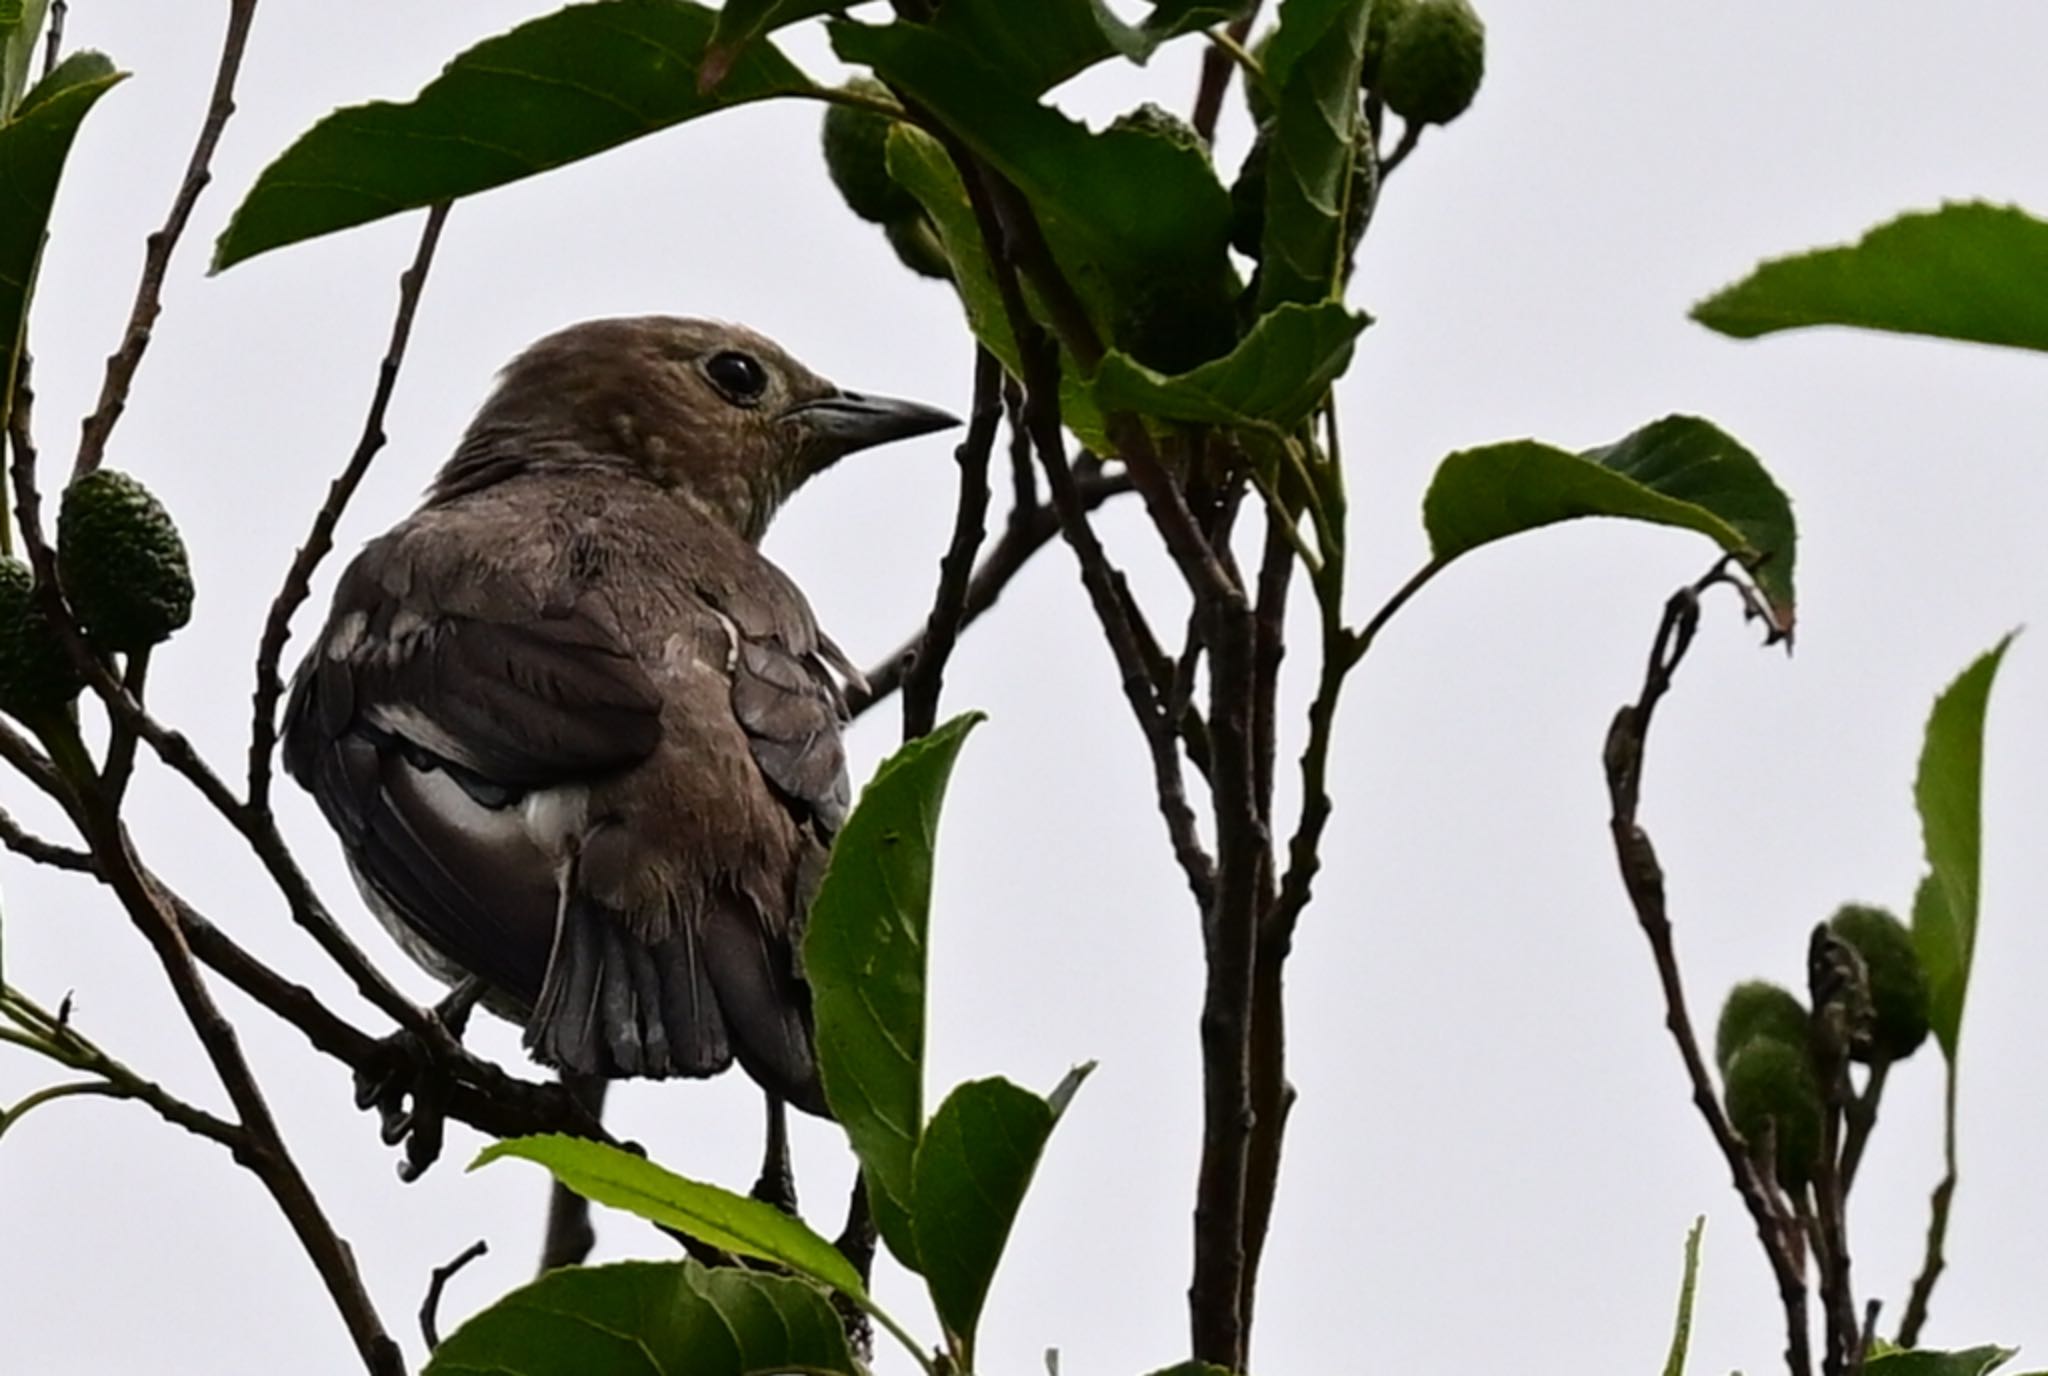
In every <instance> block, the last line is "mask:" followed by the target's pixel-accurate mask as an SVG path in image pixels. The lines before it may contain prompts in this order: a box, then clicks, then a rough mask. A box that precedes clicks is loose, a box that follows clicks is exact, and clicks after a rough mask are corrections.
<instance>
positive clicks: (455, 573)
mask: <svg viewBox="0 0 2048 1376" xmlns="http://www.w3.org/2000/svg"><path fill="white" fill-rule="evenodd" d="M660 713H661V698H660V695H659V694H658V692H657V691H656V688H655V686H654V684H653V683H652V682H651V681H650V680H649V678H648V676H647V674H646V672H645V671H644V670H643V669H642V668H641V666H640V664H639V663H638V661H637V660H636V659H635V658H634V657H633V655H632V653H631V650H630V648H629V647H628V646H627V645H626V643H625V641H624V638H623V637H622V636H621V635H620V634H619V633H618V631H617V629H616V628H615V627H614V626H613V625H612V624H611V623H610V619H609V617H608V616H606V615H605V612H604V609H603V607H602V606H600V605H597V604H595V603H593V602H591V601H590V600H588V599H580V598H577V597H573V596H567V595H563V594H562V593H561V592H560V590H558V589H551V588H547V587H544V586H539V585H537V580H535V579H534V578H532V577H530V576H527V575H524V574H522V573H521V572H520V571H519V569H518V568H517V567H514V566H510V565H502V564H495V563H492V562H490V561H487V560H475V559H470V560H458V559H453V558H451V549H450V542H448V541H446V540H445V539H442V540H440V541H436V540H433V539H427V538H415V533H414V532H411V531H408V530H407V529H406V528H405V527H401V528H400V529H399V530H398V531H396V532H393V534H392V535H390V536H386V537H385V538H383V539H381V540H379V541H376V542H373V543H372V544H371V545H370V546H368V547H367V548H366V549H365V550H364V551H363V553H362V554H361V555H360V556H359V557H358V558H357V559H356V561H355V562H354V563H353V564H352V565H351V566H350V567H349V569H348V571H347V573H345V574H344V575H343V577H342V581H341V586H340V588H339V589H338V590H337V592H336V596H335V606H334V612H333V615H332V616H331V618H330V619H329V621H328V624H327V626H326V628H325V630H323V631H322V633H321V636H320V638H319V640H318V641H317V642H316V643H315V644H314V646H313V647H312V650H311V651H310V652H309V654H308V655H307V657H306V660H305V663H304V664H303V665H302V666H301V668H300V670H299V673H298V675H297V677H296V679H295V680H294V682H293V686H292V693H291V697H290V700H289V702H288V703H287V706H286V711H285V722H284V734H283V746H284V761H285V767H286V768H287V769H288V770H289V771H290V772H291V773H292V774H293V775H294V776H295V777H296V778H298V779H299V780H300V781H301V782H303V783H304V784H305V785H306V787H307V788H308V789H309V790H311V792H312V793H313V796H314V798H315V799H316V800H317V801H318V803H319V804H320V807H321V810H322V811H323V812H325V813H326V815H327V817H328V820H329V821H330V823H331V824H332V825H333V826H334V827H335V829H336V830H337V831H338V832H339V833H340V834H341V838H342V841H343V845H344V846H345V848H346V850H347V852H348V856H349V860H350V863H351V865H352V866H353V867H354V869H355V871H356V873H357V876H358V878H359V880H360V881H361V882H362V884H363V886H364V887H365V889H366V890H367V891H368V892H369V893H370V895H371V896H372V897H373V899H375V900H377V901H378V903H379V906H380V907H381V908H382V909H384V915H385V916H387V917H393V916H395V917H396V918H398V919H399V920H400V921H402V922H403V924H404V925H405V926H406V927H408V928H410V929H411V930H412V931H413V932H415V933H417V934H418V935H419V936H420V937H422V938H424V939H425V941H426V942H427V944H428V945H429V946H431V947H433V948H434V949H436V950H438V951H439V952H440V953H442V954H443V955H444V956H445V957H447V958H448V959H450V960H452V961H453V962H454V963H455V964H456V965H458V966H460V967H461V968H462V969H464V970H467V971H469V972H471V973H474V974H478V975H481V976H483V977H484V978H485V979H486V980H488V981H490V982H491V983H493V984H495V985H497V986H498V987H500V988H501V989H503V990H505V991H506V992H507V993H510V994H512V995H514V996H515V997H517V998H518V999H520V1000H521V1001H523V1002H526V1003H528V1004H531V1003H532V1001H533V1000H534V999H535V997H537V995H538V993H539V990H540V984H541V980H542V977H543V974H544V972H545V970H546V968H547V964H548V960H549V957H550V951H551V947H552V944H553V939H554V926H555V918H556V903H557V894H558V885H557V879H558V876H557V874H556V872H555V871H556V868H557V866H558V865H559V854H560V852H559V849H558V848H556V847H551V846H550V845H549V844H548V841H549V837H548V835H547V834H546V833H547V831H548V830H549V829H550V828H553V829H556V830H558V831H559V830H561V829H564V828H570V827H576V826H579V825H580V819H577V818H575V817H574V816H573V814H574V812H575V810H576V807H577V800H578V798H579V796H580V790H581V786H582V785H583V784H585V783H587V782H588V781H590V780H592V779H594V778H597V777H601V776H603V775H605V774H608V773H611V772H614V771H617V770H621V769H624V768H626V767H628V766H630V765H632V764H634V763H636V762H638V761H640V760H642V759H645V758H646V757H647V756H648V755H649V754H651V753H652V752H653V750H654V749H655V747H656V745H657V744H658V743H659V741H660V737H661V725H660Z"/></svg>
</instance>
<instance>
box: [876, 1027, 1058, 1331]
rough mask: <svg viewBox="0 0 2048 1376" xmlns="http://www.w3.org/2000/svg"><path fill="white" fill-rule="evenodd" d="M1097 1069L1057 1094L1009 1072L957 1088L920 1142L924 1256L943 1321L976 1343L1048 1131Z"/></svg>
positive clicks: (918, 1193)
mask: <svg viewBox="0 0 2048 1376" xmlns="http://www.w3.org/2000/svg"><path fill="white" fill-rule="evenodd" d="M1092 1069H1094V1067H1093V1066H1092V1065H1087V1066H1081V1067H1079V1068H1077V1069H1076V1070H1075V1071H1074V1073H1073V1074H1071V1075H1069V1076H1068V1077H1067V1078H1066V1080H1065V1081H1063V1082H1062V1083H1061V1085H1060V1087H1059V1088H1058V1089H1057V1090H1055V1091H1054V1092H1053V1096H1052V1098H1051V1099H1050V1100H1046V1099H1041V1098H1039V1097H1038V1096H1037V1095H1036V1094H1033V1093H1031V1092H1030V1091H1029V1090H1025V1089H1019V1088H1018V1087H1017V1086H1016V1085H1013V1084H1011V1083H1010V1082H1009V1081H1008V1080H1002V1079H990V1080H972V1081H969V1082H968V1083H966V1084H963V1085H959V1086H956V1087H955V1088H954V1090H953V1092H952V1093H951V1094H949V1095H947V1096H946V1102H945V1103H943V1104H941V1105H939V1111H938V1112H937V1113H935V1114H933V1115H932V1121H931V1123H930V1125H929V1126H927V1127H926V1128H925V1131H924V1137H923V1138H922V1140H920V1141H919V1142H918V1145H917V1160H916V1167H915V1187H916V1188H915V1202H914V1204H913V1207H912V1212H913V1215H914V1220H915V1225H916V1232H917V1254H918V1259H919V1261H920V1262H922V1264H923V1266H924V1274H925V1282H926V1284H927V1285H928V1286H929V1287H930V1289H931V1293H932V1304H933V1306H934V1307H935V1308H936V1309H937V1310H938V1311H939V1318H940V1320H941V1321H943V1322H944V1323H945V1325H946V1328H947V1330H948V1331H949V1332H951V1333H953V1334H955V1335H957V1336H958V1337H960V1338H961V1339H962V1340H963V1341H964V1342H965V1343H966V1344H967V1345H968V1347H969V1349H970V1350H972V1346H973V1342H974V1330H975V1328H976V1326H977V1325H978V1324H979V1323H980V1322H981V1307H982V1304H983V1303H984V1302H985V1301H986V1300H987V1299H988V1288H989V1284H990V1282H991V1281H993V1280H994V1279H995V1273H996V1264H997V1263H998V1262H999V1261H1001V1260H1002V1256H1003V1248H1004V1246H1005V1245H1006V1244H1007V1243H1008V1242H1009V1240H1010V1228H1011V1225H1013V1224H1014V1223H1015V1222H1016V1221H1017V1209H1018V1207H1019V1206H1020V1205H1022V1204H1023V1202H1024V1192H1025V1191H1026V1190H1027V1189H1029V1188H1030V1186H1031V1177H1032V1174H1033V1173H1034V1172H1035V1171H1037V1169H1038V1158H1039V1156H1040V1155H1041V1154H1042V1153H1043V1152H1044V1150H1045V1142H1046V1138H1048V1137H1049V1136H1051V1135H1052V1130H1053V1125H1054V1124H1055V1123H1057V1122H1058V1121H1059V1116H1060V1114H1061V1112H1062V1111H1064V1110H1065V1108H1066V1105H1067V1103H1068V1101H1069V1100H1071V1099H1072V1098H1073V1095H1074V1091H1075V1090H1076V1089H1079V1088H1080V1085H1081V1081H1082V1080H1083V1079H1085V1078H1086V1077H1087V1074H1088V1072H1089V1071H1090V1070H1092Z"/></svg>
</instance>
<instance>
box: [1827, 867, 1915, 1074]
mask: <svg viewBox="0 0 2048 1376" xmlns="http://www.w3.org/2000/svg"><path fill="white" fill-rule="evenodd" d="M1828 927H1829V929H1830V930H1832V931H1833V932H1834V934H1835V935H1836V936H1838V937H1840V938H1842V940H1844V941H1846V942H1848V943H1849V944H1850V945H1851V946H1853V947H1855V948H1856V954H1858V955H1860V956H1862V957H1863V968H1864V969H1865V970H1866V971H1868V972H1869V975H1870V1008H1871V1012H1872V1013H1873V1014H1874V1015H1875V1018H1876V1022H1875V1029H1874V1032H1875V1034H1874V1035H1873V1036H1872V1038H1871V1040H1870V1045H1869V1046H1868V1047H1867V1048H1863V1049H1859V1050H1856V1051H1853V1052H1852V1053H1851V1054H1852V1055H1853V1056H1854V1057H1855V1059H1857V1060H1859V1061H1872V1060H1876V1059H1877V1058H1879V1057H1883V1058H1884V1059H1885V1060H1888V1061H1901V1060H1904V1059H1905V1058H1906V1057H1908V1056H1910V1055H1912V1054H1913V1053H1914V1052H1915V1051H1916V1050H1918V1049H1919V1046H1920V1043H1921V1042H1923V1041H1925V1040H1927V1012H1928V990H1927V968H1926V967H1925V966H1924V965H1922V964H1921V963H1920V952H1919V951H1918V949H1916V948H1915V947H1914V945H1913V934H1912V933H1911V932H1910V931H1908V930H1907V929H1906V924H1905V923H1903V922H1901V921H1899V919H1898V918H1896V917H1893V916H1892V915H1891V914H1890V913H1888V912H1886V911H1885V910H1884V909H1883V908H1873V907H1870V906H1868V905H1866V904H1862V903H1848V904H1844V905H1843V906H1842V908H1841V910H1840V911H1838V912H1837V913H1836V914H1835V915H1834V916H1833V917H1831V918H1829V919H1828Z"/></svg>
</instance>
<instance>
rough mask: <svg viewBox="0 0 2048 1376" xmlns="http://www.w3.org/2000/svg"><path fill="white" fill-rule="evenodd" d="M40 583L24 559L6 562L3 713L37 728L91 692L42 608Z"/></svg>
mask: <svg viewBox="0 0 2048 1376" xmlns="http://www.w3.org/2000/svg"><path fill="white" fill-rule="evenodd" d="M35 581H36V580H35V574H34V573H32V572H30V570H29V567H28V565H26V564H24V563H22V562H21V561H20V560H19V559H9V558H0V712H5V713H7V715H9V716H10V717H15V718H18V719H19V720H21V721H24V722H28V723H30V724H31V725H32V724H33V723H34V720H35V718H37V717H41V716H45V715H47V714H48V713H50V712H53V711H56V710H59V709H61V708H62V707H63V706H64V705H65V704H66V703H68V702H70V701H71V700H72V699H73V698H75V697H77V696H78V693H79V690H80V689H81V688H83V687H84V686H85V681H84V680H83V679H82V678H80V677H79V675H78V670H77V668H76V667H75V666H74V665H73V664H72V662H71V655H70V653H69V652H68V651H67V650H66V649H65V648H64V642H63V640H62V639H60V638H59V637H58V635H57V628H56V627H54V626H52V625H51V624H50V619H49V618H48V617H46V616H44V615H43V611H42V608H41V607H39V606H37V605H36V598H35Z"/></svg>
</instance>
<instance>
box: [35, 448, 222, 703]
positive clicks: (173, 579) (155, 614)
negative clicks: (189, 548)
mask: <svg viewBox="0 0 2048 1376" xmlns="http://www.w3.org/2000/svg"><path fill="white" fill-rule="evenodd" d="M57 581H58V585H59V587H60V588H61V589H62V590H63V596H64V601H65V603H66V604H67V605H68V607H69V608H70V612H71V616H72V619H73V620H74V621H75V622H76V623H77V625H78V629H79V631H80V632H81V633H82V634H83V635H84V636H85V639H86V643H87V644H88V645H90V646H91V647H92V648H93V649H94V650H96V651H98V652H100V653H101V654H127V655H135V654H140V653H142V652H143V651H146V650H148V649H150V648H151V647H152V646H155V645H158V644H161V643H162V642H163V641H165V640H167V639H169V638H170V636H171V634H172V633H173V632H174V631H177V630H178V629H179V628H180V627H182V626H184V624H185V623H186V622H187V621H189V620H191V619H192V568H191V564H190V562H189V561H188V560H187V558H186V556H185V542H184V540H183V539H181V538H180V537H179V535H178V527H177V525H176V524H175V523H174V522H173V521H172V520H171V515H170V513H169V512H168V511H166V510H164V507H163V504H162V503H161V502H159V501H157V499H156V498H155V497H154V496H152V495H151V494H150V491H149V489H148V488H146V487H144V486H143V485H142V484H141V483H139V482H137V481H136V480H135V479H134V478H132V477H130V476H128V475H127V474H126V473H119V472H116V471H114V470H112V469H106V468H102V469H98V470H96V471H94V472H91V473H88V474H85V475H84V476H83V477H81V478H79V479H77V480H76V481H75V482H73V483H72V484H71V485H70V486H69V487H68V488H66V489H65V490H64V500H63V504H62V506H61V507H60V508H59V510H58V514H57ZM84 686H85V682H84V679H83V678H82V676H81V675H80V673H79V669H78V665H77V663H76V661H75V660H74V659H73V658H72V656H71V654H70V652H69V650H68V648H67V647H66V646H65V644H64V642H63V638H62V636H61V635H60V634H59V632H58V629H57V627H56V626H55V625H53V624H52V623H51V621H50V618H49V615H48V608H47V604H46V602H45V600H44V599H43V598H42V597H40V596H39V595H38V593H37V589H36V585H35V575H34V574H33V573H32V572H31V571H30V569H29V567H28V565H26V564H24V563H22V562H21V561H20V560H18V559H12V558H8V559H0V712H5V713H7V714H8V715H9V716H11V717H14V718H16V719H18V720H20V721H23V722H25V723H28V724H30V725H34V724H36V723H37V722H39V721H43V720H47V719H48V717H49V716H50V714H52V713H60V712H62V711H63V710H64V709H65V708H67V707H68V706H69V705H70V703H71V702H72V701H73V699H75V698H76V697H77V696H78V694H79V691H80V690H81V689H82V688H83V687H84Z"/></svg>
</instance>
